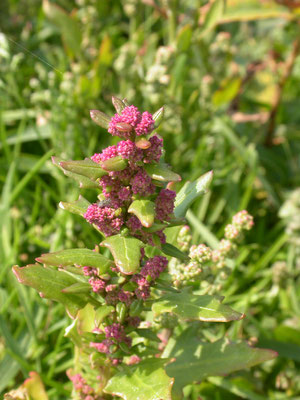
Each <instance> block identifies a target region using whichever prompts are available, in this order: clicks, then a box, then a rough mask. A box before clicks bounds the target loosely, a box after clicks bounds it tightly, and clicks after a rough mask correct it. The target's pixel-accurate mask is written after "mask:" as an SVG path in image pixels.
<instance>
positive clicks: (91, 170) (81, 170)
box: [59, 158, 107, 180]
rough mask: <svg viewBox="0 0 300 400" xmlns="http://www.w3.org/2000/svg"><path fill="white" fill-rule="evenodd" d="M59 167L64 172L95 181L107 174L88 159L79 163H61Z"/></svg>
mask: <svg viewBox="0 0 300 400" xmlns="http://www.w3.org/2000/svg"><path fill="white" fill-rule="evenodd" d="M59 165H60V166H61V167H62V168H63V169H64V170H67V171H70V172H74V173H75V174H79V175H83V176H86V177H88V178H90V179H92V180H96V179H98V178H101V176H103V175H106V174H107V172H106V171H104V170H103V169H102V168H101V166H100V165H99V164H97V163H95V162H94V161H92V160H90V159H89V158H86V159H85V160H79V161H73V160H72V161H61V162H60V163H59Z"/></svg>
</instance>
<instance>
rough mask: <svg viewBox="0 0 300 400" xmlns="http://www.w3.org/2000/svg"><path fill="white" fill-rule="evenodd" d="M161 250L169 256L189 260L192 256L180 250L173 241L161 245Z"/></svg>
mask: <svg viewBox="0 0 300 400" xmlns="http://www.w3.org/2000/svg"><path fill="white" fill-rule="evenodd" d="M161 250H162V252H163V253H165V254H166V255H167V256H170V257H175V258H178V259H179V260H182V261H188V260H189V259H190V257H189V256H188V255H187V254H185V253H183V252H182V251H181V250H179V249H178V248H177V247H175V246H173V245H172V244H171V243H164V244H162V245H161Z"/></svg>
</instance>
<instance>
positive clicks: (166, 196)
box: [155, 189, 176, 221]
mask: <svg viewBox="0 0 300 400" xmlns="http://www.w3.org/2000/svg"><path fill="white" fill-rule="evenodd" d="M175 197H176V192H174V191H173V190H169V189H162V190H161V191H160V193H159V195H158V196H157V198H156V200H155V205H156V208H155V211H156V218H157V219H159V220H160V221H168V220H169V219H170V218H171V215H172V213H173V210H174V201H175Z"/></svg>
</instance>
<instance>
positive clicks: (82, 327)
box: [76, 303, 95, 334]
mask: <svg viewBox="0 0 300 400" xmlns="http://www.w3.org/2000/svg"><path fill="white" fill-rule="evenodd" d="M76 321H77V324H76V326H77V330H78V333H79V334H82V333H84V332H93V330H94V328H95V308H94V306H92V304H90V303H87V305H86V306H85V307H84V308H82V309H81V310H79V311H78V313H77V317H76Z"/></svg>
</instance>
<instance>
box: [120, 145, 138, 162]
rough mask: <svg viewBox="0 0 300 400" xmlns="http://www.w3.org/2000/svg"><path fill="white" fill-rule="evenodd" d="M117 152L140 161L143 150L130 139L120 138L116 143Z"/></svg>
mask: <svg viewBox="0 0 300 400" xmlns="http://www.w3.org/2000/svg"><path fill="white" fill-rule="evenodd" d="M117 153H118V155H119V156H121V157H122V158H124V159H126V160H130V161H141V160H142V158H143V151H142V150H141V149H138V148H137V147H136V145H135V143H134V142H132V141H131V140H122V141H121V142H119V143H118V145H117Z"/></svg>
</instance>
